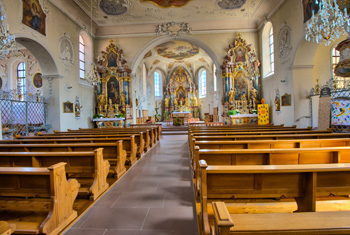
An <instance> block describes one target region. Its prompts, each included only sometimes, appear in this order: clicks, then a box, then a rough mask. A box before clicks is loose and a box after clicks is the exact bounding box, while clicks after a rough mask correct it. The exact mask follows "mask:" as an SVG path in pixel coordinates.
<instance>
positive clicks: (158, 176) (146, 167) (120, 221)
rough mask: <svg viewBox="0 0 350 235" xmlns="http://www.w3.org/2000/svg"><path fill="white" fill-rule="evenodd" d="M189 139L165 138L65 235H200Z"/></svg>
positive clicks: (179, 136)
mask: <svg viewBox="0 0 350 235" xmlns="http://www.w3.org/2000/svg"><path fill="white" fill-rule="evenodd" d="M188 156H189V150H188V143H187V135H169V136H161V140H160V143H158V144H157V145H156V146H155V147H153V149H151V151H150V152H149V153H147V154H146V155H145V156H144V157H143V158H142V159H141V160H140V161H139V162H138V163H137V164H136V165H135V166H133V167H132V168H131V169H130V170H129V171H128V172H127V173H126V175H124V176H123V177H122V179H120V180H119V181H118V182H117V183H116V184H115V185H114V186H113V187H112V188H111V189H110V190H109V191H108V192H107V193H106V194H105V195H103V197H102V198H100V199H99V200H98V201H97V202H96V203H95V204H94V205H93V206H92V208H90V209H89V211H87V212H86V213H85V215H84V216H83V217H82V218H80V219H79V220H78V221H77V222H76V223H75V224H74V225H73V226H72V227H71V228H70V229H69V230H67V232H65V233H64V234H65V235H80V234H83V235H90V234H91V235H168V234H171V235H197V234H198V228H197V218H196V211H195V210H196V209H195V200H194V192H193V186H192V178H191V171H190V161H189V158H188Z"/></svg>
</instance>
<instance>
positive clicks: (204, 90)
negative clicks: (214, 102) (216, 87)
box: [198, 68, 207, 98]
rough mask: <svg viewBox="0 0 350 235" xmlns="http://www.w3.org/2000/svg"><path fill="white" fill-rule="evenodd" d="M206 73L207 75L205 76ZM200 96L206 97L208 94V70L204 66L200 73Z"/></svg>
mask: <svg viewBox="0 0 350 235" xmlns="http://www.w3.org/2000/svg"><path fill="white" fill-rule="evenodd" d="M203 74H205V77H204V76H203ZM198 96H199V98H205V97H206V96H207V70H206V69H204V68H202V69H200V70H199V73H198Z"/></svg>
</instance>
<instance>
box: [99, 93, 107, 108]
mask: <svg viewBox="0 0 350 235" xmlns="http://www.w3.org/2000/svg"><path fill="white" fill-rule="evenodd" d="M97 99H98V105H101V106H102V107H103V106H104V105H105V104H106V99H105V96H104V95H102V94H101V95H99V96H98V97H97Z"/></svg>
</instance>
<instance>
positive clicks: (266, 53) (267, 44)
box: [262, 22, 275, 77]
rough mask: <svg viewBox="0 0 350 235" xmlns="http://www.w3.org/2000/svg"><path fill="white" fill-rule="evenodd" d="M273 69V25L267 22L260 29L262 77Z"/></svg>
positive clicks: (266, 75) (270, 73) (269, 73)
mask: <svg viewBox="0 0 350 235" xmlns="http://www.w3.org/2000/svg"><path fill="white" fill-rule="evenodd" d="M274 71H275V43H274V35H273V27H272V23H271V22H267V23H266V24H265V26H264V29H263V31H262V73H263V76H264V77H268V76H270V75H272V74H273V73H274Z"/></svg>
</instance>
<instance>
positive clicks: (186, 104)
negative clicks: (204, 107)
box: [185, 97, 190, 107]
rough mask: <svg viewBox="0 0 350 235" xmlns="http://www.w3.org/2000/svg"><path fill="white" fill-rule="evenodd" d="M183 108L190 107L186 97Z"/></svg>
mask: <svg viewBox="0 0 350 235" xmlns="http://www.w3.org/2000/svg"><path fill="white" fill-rule="evenodd" d="M185 106H186V107H189V106H190V103H189V101H188V97H186V99H185Z"/></svg>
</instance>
